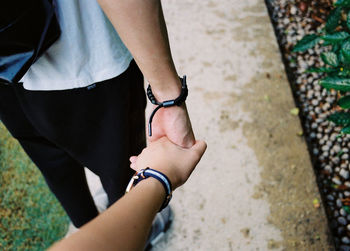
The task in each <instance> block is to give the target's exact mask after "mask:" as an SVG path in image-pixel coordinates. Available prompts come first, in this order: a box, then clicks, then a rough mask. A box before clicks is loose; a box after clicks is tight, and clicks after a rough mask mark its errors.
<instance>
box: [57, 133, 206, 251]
mask: <svg viewBox="0 0 350 251" xmlns="http://www.w3.org/2000/svg"><path fill="white" fill-rule="evenodd" d="M205 149H206V144H205V143H204V142H203V141H197V142H196V144H195V145H194V146H193V147H192V148H190V149H184V148H181V147H179V146H177V145H175V144H173V143H171V142H170V141H169V140H168V139H166V138H164V137H163V138H161V139H159V140H157V141H155V142H153V143H151V144H150V146H148V147H147V148H145V149H144V150H143V151H142V153H141V154H140V155H139V156H137V157H132V158H131V167H132V168H133V169H134V170H137V171H140V170H141V169H143V168H146V167H150V168H153V169H155V170H158V171H160V172H162V173H163V174H165V175H166V176H167V177H168V178H169V179H170V182H171V183H172V185H173V189H174V190H175V189H176V188H177V187H179V186H181V185H182V184H184V183H185V182H186V180H187V179H188V177H189V176H190V175H191V173H192V171H193V170H194V168H195V166H196V165H197V163H198V162H199V160H200V158H201V157H202V155H203V153H204V151H205ZM164 198H165V190H164V187H163V186H162V184H161V183H160V182H159V181H158V180H156V179H154V178H148V179H145V180H143V181H141V182H140V183H139V184H137V185H136V186H135V187H134V188H133V189H132V190H131V191H130V192H129V193H128V194H126V195H125V196H123V197H122V198H121V199H120V200H118V201H117V202H116V203H114V204H113V205H112V206H111V207H110V208H109V209H107V210H106V211H105V212H104V213H102V214H101V215H100V216H98V217H97V218H95V219H94V220H92V221H91V222H89V223H88V224H86V225H84V226H83V227H82V228H81V230H80V231H78V232H77V233H75V234H73V235H71V236H70V237H69V238H67V239H64V240H62V241H60V242H59V243H57V244H56V245H54V246H53V247H52V248H51V250H55V251H58V250H62V251H63V250H64V251H66V250H74V251H75V250H84V251H89V250H94V251H95V250H99V251H104V250H123V251H128V250H143V248H144V245H145V242H146V238H147V237H148V234H149V231H150V228H151V225H152V221H153V219H154V217H155V215H156V213H157V212H158V210H159V208H160V207H161V205H162V203H163V201H164Z"/></svg>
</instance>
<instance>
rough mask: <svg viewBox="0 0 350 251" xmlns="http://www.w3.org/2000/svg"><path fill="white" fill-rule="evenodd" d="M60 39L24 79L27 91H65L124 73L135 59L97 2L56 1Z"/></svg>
mask: <svg viewBox="0 0 350 251" xmlns="http://www.w3.org/2000/svg"><path fill="white" fill-rule="evenodd" d="M57 12H58V13H57V14H58V20H59V23H60V27H61V32H62V33H61V36H60V38H59V39H58V40H57V41H56V42H55V43H54V44H53V45H52V46H51V47H50V48H49V49H48V50H47V51H46V52H45V54H43V55H42V56H41V57H40V58H39V59H38V61H37V62H35V63H34V64H33V65H32V66H31V68H30V69H29V71H28V72H27V73H26V74H25V75H24V77H23V78H22V80H21V81H22V82H23V86H24V88H25V89H27V90H65V89H72V88H79V87H85V86H88V85H91V84H93V83H96V82H100V81H103V80H106V79H110V78H113V77H116V76H118V75H120V74H121V73H122V72H124V71H125V70H126V69H127V68H128V66H129V64H130V61H131V60H132V56H131V54H130V52H129V51H128V49H127V48H126V47H125V45H124V44H123V43H122V41H121V40H120V38H119V36H118V34H117V32H116V31H115V29H114V27H113V26H112V24H111V23H110V21H109V20H108V18H107V17H106V16H105V15H104V13H103V11H102V9H101V7H100V6H99V4H98V3H97V1H96V0H57Z"/></svg>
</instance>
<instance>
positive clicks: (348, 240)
mask: <svg viewBox="0 0 350 251" xmlns="http://www.w3.org/2000/svg"><path fill="white" fill-rule="evenodd" d="M341 242H343V243H344V244H350V239H349V238H348V237H346V236H344V237H343V238H341Z"/></svg>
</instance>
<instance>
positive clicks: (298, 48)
mask: <svg viewBox="0 0 350 251" xmlns="http://www.w3.org/2000/svg"><path fill="white" fill-rule="evenodd" d="M319 41H320V37H319V36H317V35H316V34H311V35H306V36H305V37H303V38H302V39H301V40H300V41H299V42H298V43H297V44H296V45H295V46H294V48H293V52H304V51H306V50H308V49H311V48H312V47H314V46H315V45H316V44H317V43H318V42H319Z"/></svg>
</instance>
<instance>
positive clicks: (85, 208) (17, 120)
mask: <svg viewBox="0 0 350 251" xmlns="http://www.w3.org/2000/svg"><path fill="white" fill-rule="evenodd" d="M145 107H146V96H145V92H144V88H143V76H142V73H141V71H140V70H139V68H138V67H137V65H136V63H135V62H134V61H132V62H131V63H130V66H129V67H128V69H127V70H126V71H125V72H124V73H122V74H121V75H119V76H117V77H116V78H113V79H109V80H106V81H102V82H100V83H96V84H94V85H90V86H88V87H84V88H78V89H71V90H63V91H28V90H25V89H23V86H22V85H16V86H4V85H1V86H0V119H1V121H2V122H3V123H4V124H5V126H6V127H7V128H8V130H9V131H10V133H11V134H12V135H13V137H15V138H16V139H17V140H18V141H19V142H20V144H21V145H22V147H23V148H24V150H25V151H26V153H27V154H28V155H29V157H30V158H31V159H32V160H33V162H34V163H35V164H36V165H37V166H38V168H39V169H40V170H41V172H42V173H43V175H44V177H45V179H46V181H47V183H48V185H49V187H50V189H51V190H52V191H53V192H54V194H55V195H56V197H57V198H58V199H59V201H60V202H61V204H62V205H63V207H64V209H65V210H66V212H67V213H68V215H69V216H70V218H71V220H72V221H73V223H74V224H75V225H76V226H78V227H79V226H81V225H83V224H84V223H86V222H87V221H89V220H91V219H92V218H93V217H95V216H96V215H97V214H98V213H97V210H96V207H95V205H94V203H93V200H92V198H91V195H90V193H89V190H88V187H87V184H86V178H85V175H84V171H83V167H84V166H85V167H87V168H88V169H90V170H91V171H92V172H94V173H95V174H97V175H98V176H99V177H100V179H101V182H102V185H103V187H104V190H105V191H106V193H107V195H108V198H109V203H110V204H112V203H113V202H115V201H116V200H117V199H119V198H120V197H121V196H122V195H123V194H124V190H125V187H126V185H127V183H128V181H129V179H130V177H131V176H132V174H133V171H132V170H131V169H130V168H129V157H130V156H131V155H137V154H139V153H140V152H141V151H142V149H143V148H144V147H145V144H146V143H145V142H146V140H145Z"/></svg>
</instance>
